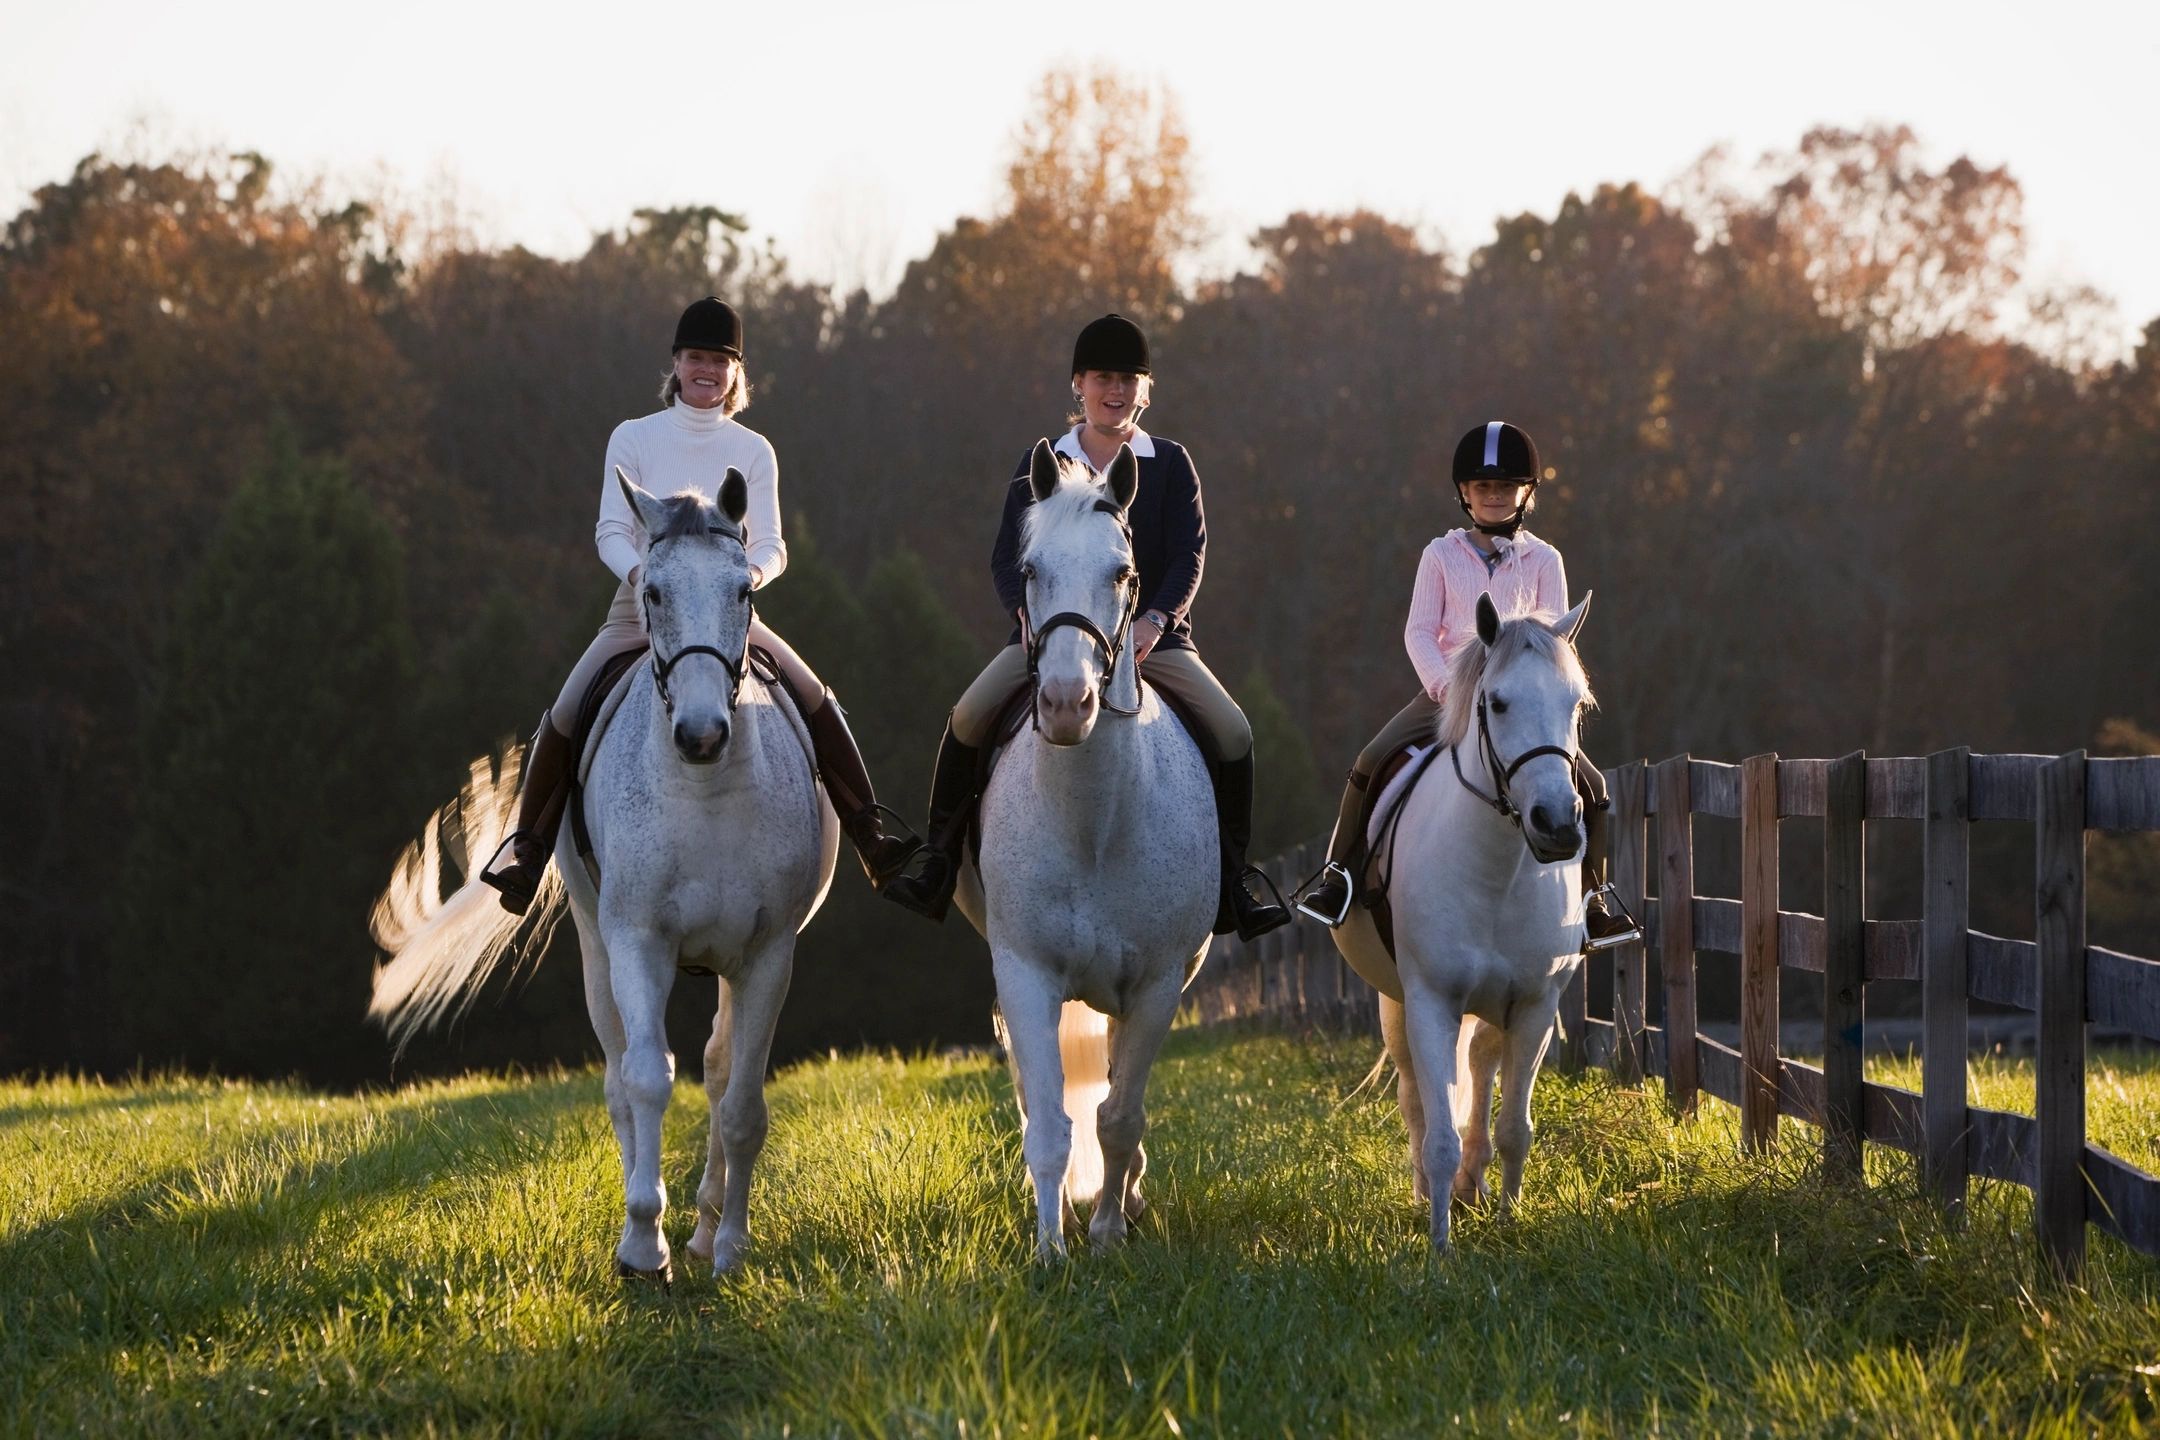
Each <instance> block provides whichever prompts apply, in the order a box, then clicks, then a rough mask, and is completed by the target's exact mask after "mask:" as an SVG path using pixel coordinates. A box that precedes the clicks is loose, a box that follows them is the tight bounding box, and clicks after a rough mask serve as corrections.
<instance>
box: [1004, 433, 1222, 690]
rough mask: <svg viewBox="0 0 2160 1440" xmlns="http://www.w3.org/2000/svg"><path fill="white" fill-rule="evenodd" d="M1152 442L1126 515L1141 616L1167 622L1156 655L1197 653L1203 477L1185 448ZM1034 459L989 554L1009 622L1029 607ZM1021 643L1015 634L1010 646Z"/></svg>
mask: <svg viewBox="0 0 2160 1440" xmlns="http://www.w3.org/2000/svg"><path fill="white" fill-rule="evenodd" d="M1148 438H1150V439H1151V440H1153V441H1154V442H1155V453H1154V454H1153V455H1143V456H1139V457H1136V458H1137V459H1138V460H1139V462H1140V489H1139V493H1137V494H1136V495H1134V497H1133V503H1132V508H1131V509H1130V510H1129V511H1127V512H1126V515H1127V518H1128V519H1129V520H1130V521H1131V522H1132V538H1133V564H1134V566H1135V567H1136V568H1137V569H1138V570H1139V571H1140V610H1141V612H1142V613H1143V614H1144V613H1146V612H1147V611H1149V610H1160V611H1162V612H1163V614H1165V615H1167V616H1169V617H1170V625H1169V628H1167V629H1166V630H1164V631H1163V637H1162V639H1161V640H1160V641H1158V642H1156V648H1157V649H1159V650H1190V649H1193V648H1194V646H1193V641H1192V604H1193V597H1194V596H1196V595H1198V594H1199V593H1200V572H1201V570H1202V569H1203V568H1204V567H1205V565H1206V561H1207V517H1206V515H1205V514H1204V513H1203V512H1202V510H1201V506H1200V476H1199V474H1198V473H1197V472H1195V471H1194V469H1193V463H1192V457H1191V456H1190V455H1188V454H1186V453H1185V447H1184V446H1182V445H1180V444H1178V443H1177V442H1176V441H1175V440H1165V439H1163V438H1162V436H1160V435H1151V436H1149V437H1148ZM1033 456H1034V451H1033V449H1032V448H1031V449H1030V450H1029V451H1028V453H1027V454H1025V455H1022V456H1021V457H1020V465H1019V468H1018V469H1016V470H1015V471H1014V472H1013V481H1012V484H1011V486H1009V487H1008V488H1007V489H1006V491H1005V515H1004V519H1003V520H1002V521H1001V522H1000V523H999V525H998V537H997V544H996V545H994V546H992V547H991V550H990V576H991V578H992V579H993V580H995V581H996V582H997V593H998V600H999V601H1000V603H1002V604H1003V605H1004V607H1005V613H1006V614H1008V615H1010V614H1013V613H1014V612H1015V611H1017V610H1019V609H1020V608H1021V606H1023V605H1025V604H1026V603H1027V586H1026V584H1025V583H1024V582H1023V581H1022V580H1021V578H1020V519H1021V516H1023V515H1025V514H1026V513H1027V508H1028V506H1030V505H1032V504H1034V503H1035V489H1034V486H1033V485H1032V484H1031V483H1030V481H1029V479H1028V472H1029V467H1030V463H1031V461H1032V459H1033ZM1019 639H1020V632H1019V631H1018V630H1017V629H1015V630H1014V631H1013V635H1012V640H1011V641H1010V642H1008V643H1018V641H1019Z"/></svg>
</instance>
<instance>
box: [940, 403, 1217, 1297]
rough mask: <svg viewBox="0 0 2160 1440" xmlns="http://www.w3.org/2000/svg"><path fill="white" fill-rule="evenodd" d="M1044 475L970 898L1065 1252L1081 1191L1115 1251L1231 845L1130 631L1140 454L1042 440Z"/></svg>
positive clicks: (965, 892)
mask: <svg viewBox="0 0 2160 1440" xmlns="http://www.w3.org/2000/svg"><path fill="white" fill-rule="evenodd" d="M1030 473H1031V481H1032V484H1033V488H1034V493H1035V503H1034V505H1033V506H1032V507H1031V508H1030V509H1029V511H1028V515H1027V522H1026V530H1025V533H1024V535H1023V537H1022V564H1023V571H1022V573H1023V574H1024V575H1025V577H1026V580H1027V613H1028V615H1029V617H1030V618H1031V620H1033V624H1032V627H1031V628H1032V632H1033V633H1032V634H1031V636H1030V638H1029V644H1030V646H1031V654H1032V660H1033V664H1032V667H1031V668H1032V669H1033V671H1034V676H1035V684H1034V695H1033V697H1032V699H1033V701H1034V706H1035V709H1034V714H1033V717H1032V718H1031V722H1030V724H1029V725H1028V726H1026V727H1025V728H1023V729H1022V730H1021V731H1020V732H1019V733H1018V734H1017V735H1016V736H1015V737H1014V738H1013V741H1012V743H1011V744H1010V745H1009V746H1008V747H1007V748H1006V751H1005V754H1004V756H1003V758H1002V759H1001V760H1000V761H999V762H998V767H997V770H996V772H995V773H994V774H993V775H992V776H991V778H990V786H989V789H988V790H987V791H985V792H984V794H983V800H982V850H981V854H980V855H979V857H978V864H979V867H980V870H979V875H978V874H977V873H974V872H972V871H970V870H963V871H962V874H961V883H960V887H959V892H958V899H959V904H960V908H961V912H962V913H963V914H965V915H966V916H967V917H968V919H969V920H970V921H972V922H973V923H974V925H975V927H976V928H977V929H978V930H980V931H982V932H983V935H984V937H985V938H986V939H988V940H989V942H990V953H991V961H992V967H993V969H994V971H995V973H996V977H997V995H998V1009H999V1013H1000V1015H1001V1016H1002V1026H1003V1030H1004V1034H1005V1037H1006V1045H1007V1049H1008V1052H1009V1053H1010V1055H1011V1057H1012V1068H1013V1077H1014V1082H1015V1085H1016V1087H1017V1089H1018V1090H1019V1092H1020V1108H1021V1116H1022V1119H1021V1125H1022V1132H1023V1133H1022V1143H1021V1148H1022V1151H1023V1152H1024V1154H1025V1155H1026V1157H1027V1167H1028V1174H1029V1176H1030V1177H1031V1178H1032V1180H1033V1181H1034V1186H1035V1242H1036V1253H1037V1255H1038V1257H1039V1258H1041V1259H1043V1260H1050V1259H1054V1258H1056V1257H1059V1256H1062V1255H1064V1254H1065V1237H1064V1223H1065V1221H1066V1219H1067V1218H1068V1216H1069V1215H1071V1214H1072V1213H1073V1211H1072V1206H1073V1205H1074V1204H1075V1203H1078V1204H1086V1203H1088V1202H1089V1201H1090V1200H1093V1201H1094V1202H1095V1213H1094V1215H1093V1217H1092V1219H1091V1220H1090V1221H1089V1224H1088V1236H1089V1239H1090V1240H1091V1241H1092V1242H1093V1244H1094V1245H1095V1246H1096V1248H1098V1249H1104V1248H1108V1247H1110V1246H1113V1245H1115V1244H1117V1243H1118V1242H1119V1241H1121V1240H1123V1239H1124V1238H1125V1234H1126V1230H1127V1225H1128V1222H1129V1221H1130V1220H1131V1219H1133V1218H1135V1217H1137V1216H1138V1215H1139V1214H1140V1211H1141V1208H1142V1203H1143V1202H1142V1200H1141V1197H1140V1176H1141V1173H1142V1171H1143V1170H1144V1169H1145V1168H1146V1164H1147V1162H1146V1157H1145V1155H1144V1153H1143V1152H1142V1149H1141V1144H1140V1141H1141V1136H1142V1134H1143V1133H1144V1132H1145V1131H1146V1129H1147V1115H1146V1112H1145V1109H1144V1108H1143V1100H1144V1096H1145V1092H1146V1090H1147V1079H1148V1071H1149V1069H1150V1068H1151V1067H1152V1066H1153V1065H1154V1063H1155V1056H1156V1053H1157V1052H1158V1051H1159V1050H1161V1049H1162V1043H1163V1037H1164V1036H1165V1035H1166V1034H1168V1033H1169V1030H1170V1022H1171V1020H1172V1019H1173V1018H1174V1017H1175V1016H1176V1014H1177V1008H1178V997H1179V995H1180V994H1181V993H1182V992H1183V990H1184V988H1185V985H1186V983H1187V982H1188V981H1189V980H1190V979H1191V978H1192V976H1193V974H1194V973H1195V972H1196V971H1197V970H1198V969H1199V966H1200V961H1201V960H1202V959H1203V958H1205V955H1206V951H1207V943H1208V938H1209V931H1210V929H1211V928H1212V927H1213V925H1214V920H1215V909H1216V903H1217V900H1218V899H1219V897H1220V895H1221V889H1222V887H1221V877H1222V853H1221V850H1220V849H1219V847H1218V845H1217V843H1216V824H1215V795H1214V791H1213V789H1212V788H1211V787H1210V786H1209V784H1208V773H1207V764H1206V762H1205V761H1204V760H1203V759H1202V758H1201V755H1200V749H1199V746H1197V745H1196V744H1195V743H1194V742H1193V739H1192V737H1191V736H1189V735H1187V734H1186V733H1185V728H1184V726H1183V725H1181V724H1180V723H1179V722H1178V720H1177V718H1176V717H1175V716H1174V715H1172V714H1171V713H1170V711H1169V710H1167V709H1165V708H1164V706H1163V704H1162V702H1161V701H1160V700H1158V699H1157V698H1156V696H1155V694H1154V693H1153V692H1152V691H1148V692H1145V693H1143V692H1142V690H1141V688H1140V682H1139V674H1138V670H1137V667H1136V666H1135V664H1134V661H1133V658H1132V652H1131V649H1130V647H1129V646H1128V644H1127V640H1128V638H1129V636H1130V632H1131V626H1132V620H1133V615H1134V612H1135V611H1136V609H1137V608H1138V605H1137V599H1138V595H1137V590H1138V583H1139V582H1138V575H1137V572H1136V571H1135V568H1134V565H1133V554H1132V540H1131V536H1130V534H1129V532H1128V530H1127V525H1126V519H1125V512H1126V509H1127V508H1128V507H1129V506H1130V505H1131V504H1132V502H1133V496H1134V494H1135V493H1136V492H1137V490H1138V488H1139V483H1140V466H1139V462H1138V461H1136V460H1135V459H1133V455H1132V451H1130V450H1127V449H1120V450H1119V452H1118V456H1117V458H1116V459H1115V460H1113V461H1112V462H1111V464H1110V469H1109V471H1108V472H1107V474H1106V475H1105V482H1106V483H1104V484H1100V485H1098V484H1096V483H1095V481H1094V478H1093V476H1092V475H1091V474H1090V472H1089V471H1088V470H1087V468H1086V467H1085V466H1083V465H1081V464H1080V463H1079V462H1077V461H1068V462H1061V461H1060V460H1059V459H1058V457H1056V456H1055V455H1054V454H1052V453H1051V450H1050V447H1049V446H1048V445H1047V444H1045V443H1042V442H1037V444H1036V446H1035V453H1034V457H1033V460H1032V461H1031V472H1030ZM1035 617H1041V618H1039V619H1036V618H1035ZM1105 711H1107V712H1108V715H1107V717H1105V714H1104V712H1105ZM1098 722H1100V723H1098ZM1076 1002H1084V1003H1076ZM1105 1016H1107V1017H1109V1020H1108V1022H1107V1023H1106V1022H1105V1020H1104V1017H1105ZM1106 1031H1107V1044H1106V1043H1105V1040H1104V1036H1105V1032H1106ZM1106 1092H1107V1094H1106ZM1105 1095H1106V1098H1103V1099H1102V1100H1101V1104H1100V1107H1099V1108H1095V1107H1094V1102H1095V1100H1096V1098H1097V1097H1103V1096H1105Z"/></svg>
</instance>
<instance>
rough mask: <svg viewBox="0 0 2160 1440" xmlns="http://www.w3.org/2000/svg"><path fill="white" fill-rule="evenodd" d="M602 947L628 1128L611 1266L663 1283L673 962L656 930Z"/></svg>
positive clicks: (666, 1263) (623, 937) (666, 1269)
mask: <svg viewBox="0 0 2160 1440" xmlns="http://www.w3.org/2000/svg"><path fill="white" fill-rule="evenodd" d="M608 953H609V957H610V961H611V963H610V965H609V970H610V974H609V980H610V982H611V984H610V989H611V990H612V991H613V994H614V999H615V1009H616V1011H617V1013H618V1014H619V1015H620V1016H621V1017H622V1027H623V1040H624V1045H623V1056H622V1063H621V1066H620V1071H621V1079H620V1085H621V1090H622V1094H623V1096H624V1099H625V1100H626V1101H627V1103H628V1106H629V1110H630V1129H631V1145H630V1163H629V1165H628V1166H627V1167H626V1168H625V1172H624V1185H623V1192H624V1195H623V1199H624V1210H625V1217H624V1220H623V1233H622V1240H621V1242H620V1243H619V1244H617V1245H616V1247H615V1260H616V1268H617V1270H618V1271H619V1272H620V1273H622V1274H623V1275H624V1276H625V1277H631V1276H636V1277H653V1278H657V1279H660V1280H662V1281H665V1280H666V1279H668V1278H669V1275H670V1266H669V1257H668V1244H667V1237H666V1236H665V1235H663V1234H662V1233H661V1230H660V1216H661V1212H663V1211H664V1210H665V1209H666V1208H667V1186H666V1185H665V1184H663V1183H662V1182H661V1179H660V1127H661V1123H662V1121H663V1120H664V1119H665V1118H666V1116H667V1107H668V1100H669V1098H670V1097H671V1096H672V1095H673V1094H674V1091H675V1056H674V1055H673V1053H671V1052H670V1051H669V1049H668V1043H667V1030H666V1025H665V1018H666V1011H667V994H668V989H669V985H670V982H672V980H673V979H674V961H673V956H672V955H671V954H670V953H669V952H668V948H667V946H665V945H664V944H663V943H662V942H661V941H660V939H659V937H658V936H656V935H654V934H652V933H651V932H650V931H642V930H638V931H628V932H625V933H622V934H619V935H618V936H617V937H616V942H615V943H614V944H611V945H609V946H608Z"/></svg>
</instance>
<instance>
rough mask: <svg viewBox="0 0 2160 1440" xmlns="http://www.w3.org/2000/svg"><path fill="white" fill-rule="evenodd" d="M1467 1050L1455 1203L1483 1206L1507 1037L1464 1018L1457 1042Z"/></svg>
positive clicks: (1474, 1020)
mask: <svg viewBox="0 0 2160 1440" xmlns="http://www.w3.org/2000/svg"><path fill="white" fill-rule="evenodd" d="M1458 1043H1459V1045H1461V1046H1462V1047H1463V1048H1464V1049H1466V1050H1468V1052H1469V1054H1468V1057H1467V1058H1468V1060H1469V1064H1468V1067H1467V1068H1468V1070H1469V1084H1468V1085H1467V1086H1466V1087H1465V1088H1467V1089H1468V1091H1469V1095H1470V1099H1469V1106H1468V1110H1469V1115H1468V1121H1469V1123H1468V1124H1467V1125H1466V1126H1465V1127H1464V1129H1463V1156H1462V1168H1461V1169H1459V1170H1457V1171H1456V1172H1455V1185H1454V1199H1455V1201H1456V1202H1457V1203H1458V1204H1463V1205H1482V1204H1483V1203H1485V1167H1486V1166H1487V1165H1489V1164H1491V1163H1492V1155H1493V1141H1492V1092H1493V1075H1494V1074H1495V1073H1496V1072H1497V1071H1498V1070H1499V1068H1500V1057H1501V1053H1502V1051H1503V1050H1505V1049H1506V1046H1507V1034H1506V1032H1505V1031H1503V1030H1501V1028H1500V1027H1499V1026H1497V1025H1488V1024H1487V1023H1485V1022H1484V1021H1483V1020H1478V1019H1474V1018H1471V1017H1467V1016H1466V1017H1465V1018H1464V1020H1463V1036H1462V1039H1461V1040H1460V1041H1459V1042H1458Z"/></svg>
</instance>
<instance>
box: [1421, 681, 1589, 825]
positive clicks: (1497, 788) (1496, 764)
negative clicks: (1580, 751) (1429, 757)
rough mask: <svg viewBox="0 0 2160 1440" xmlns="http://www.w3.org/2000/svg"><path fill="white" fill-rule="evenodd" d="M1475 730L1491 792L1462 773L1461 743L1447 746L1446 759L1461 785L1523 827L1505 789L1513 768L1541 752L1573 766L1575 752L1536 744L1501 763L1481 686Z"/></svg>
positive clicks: (1511, 797) (1518, 767) (1480, 757)
mask: <svg viewBox="0 0 2160 1440" xmlns="http://www.w3.org/2000/svg"><path fill="white" fill-rule="evenodd" d="M1477 733H1478V758H1479V759H1480V760H1481V761H1483V762H1484V765H1485V775H1486V778H1487V779H1489V780H1491V781H1492V787H1493V793H1492V794H1490V795H1487V794H1486V793H1485V792H1484V791H1482V790H1480V789H1478V788H1477V786H1475V785H1473V784H1471V783H1470V781H1469V780H1468V779H1467V778H1466V777H1465V776H1464V775H1463V773H1462V746H1461V744H1460V743H1457V744H1454V745H1450V746H1449V747H1448V759H1449V760H1450V761H1451V762H1452V763H1453V764H1454V766H1455V778H1456V779H1457V780H1458V781H1460V782H1461V784H1462V787H1463V789H1465V790H1467V791H1469V792H1470V793H1471V794H1472V795H1475V796H1477V798H1478V799H1479V800H1481V801H1483V802H1484V803H1485V804H1486V805H1488V806H1490V807H1491V808H1492V810H1493V812H1494V813H1495V814H1497V815H1498V816H1499V817H1500V818H1501V819H1503V820H1505V821H1507V822H1508V823H1509V824H1510V825H1513V826H1514V827H1515V828H1516V829H1517V830H1520V829H1522V811H1521V810H1519V809H1517V808H1516V805H1515V797H1514V796H1512V795H1510V794H1509V793H1508V781H1510V780H1513V779H1514V778H1515V772H1516V771H1518V770H1520V769H1522V767H1523V766H1525V765H1527V764H1529V763H1530V762H1531V761H1532V760H1535V759H1537V758H1538V757H1539V756H1541V755H1557V756H1559V757H1560V758H1561V759H1563V760H1565V761H1567V762H1568V766H1569V768H1570V769H1572V768H1573V767H1574V764H1575V752H1574V751H1572V750H1569V749H1567V748H1566V747H1564V746H1560V745H1539V746H1537V747H1535V748H1533V749H1529V750H1525V751H1523V753H1522V754H1520V755H1518V756H1516V757H1515V759H1514V760H1513V761H1512V762H1511V763H1508V764H1502V763H1501V760H1500V751H1499V749H1498V748H1497V747H1496V746H1495V745H1494V744H1493V738H1492V727H1491V726H1490V725H1488V724H1487V723H1486V720H1485V692H1484V690H1483V689H1480V690H1479V691H1478V697H1477ZM1529 842H1530V837H1529V836H1528V835H1527V834H1525V835H1524V836H1523V843H1524V844H1526V845H1527V844H1528V843H1529Z"/></svg>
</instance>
